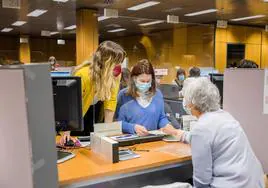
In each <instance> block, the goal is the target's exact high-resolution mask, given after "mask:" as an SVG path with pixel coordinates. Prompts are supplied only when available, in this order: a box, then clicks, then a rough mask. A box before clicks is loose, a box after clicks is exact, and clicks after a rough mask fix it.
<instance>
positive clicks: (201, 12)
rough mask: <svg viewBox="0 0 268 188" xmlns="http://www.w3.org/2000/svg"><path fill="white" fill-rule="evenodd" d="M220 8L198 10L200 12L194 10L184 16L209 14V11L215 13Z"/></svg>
mask: <svg viewBox="0 0 268 188" xmlns="http://www.w3.org/2000/svg"><path fill="white" fill-rule="evenodd" d="M217 11H218V9H208V10H202V11H198V12H192V13H189V14H185V15H184V16H198V15H202V14H209V13H213V12H217Z"/></svg>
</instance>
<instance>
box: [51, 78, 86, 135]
mask: <svg viewBox="0 0 268 188" xmlns="http://www.w3.org/2000/svg"><path fill="white" fill-rule="evenodd" d="M52 85H53V96H54V112H55V123H56V130H57V131H83V129H84V124H83V114H82V95H81V78H80V77H74V76H71V77H52Z"/></svg>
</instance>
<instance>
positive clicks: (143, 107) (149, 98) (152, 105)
mask: <svg viewBox="0 0 268 188" xmlns="http://www.w3.org/2000/svg"><path fill="white" fill-rule="evenodd" d="M127 94H128V95H129V96H130V97H132V98H133V100H130V101H129V102H127V103H125V104H124V105H123V106H122V107H121V108H120V110H119V117H118V120H119V121H122V122H123V123H122V128H123V132H124V133H131V134H135V133H136V134H138V135H139V136H145V135H148V134H149V133H148V131H150V130H157V129H161V130H162V131H163V132H168V133H169V134H174V135H175V134H176V133H177V132H176V129H175V128H174V127H173V126H172V125H170V123H169V121H168V119H167V117H166V115H165V112H164V100H163V96H162V94H161V92H160V91H158V90H156V82H155V75H154V69H153V66H152V65H151V63H149V62H148V60H141V61H140V62H139V63H138V64H137V65H135V66H134V67H133V69H132V71H131V79H130V85H129V87H128V91H127Z"/></svg>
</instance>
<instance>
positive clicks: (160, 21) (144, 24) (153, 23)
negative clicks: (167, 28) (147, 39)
mask: <svg viewBox="0 0 268 188" xmlns="http://www.w3.org/2000/svg"><path fill="white" fill-rule="evenodd" d="M163 22H165V21H163V20H157V21H152V22H147V23H142V24H139V26H148V25H155V24H159V23H163Z"/></svg>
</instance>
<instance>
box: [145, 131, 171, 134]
mask: <svg viewBox="0 0 268 188" xmlns="http://www.w3.org/2000/svg"><path fill="white" fill-rule="evenodd" d="M148 132H149V134H154V135H168V134H166V133H164V132H163V131H160V130H153V131H148Z"/></svg>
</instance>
